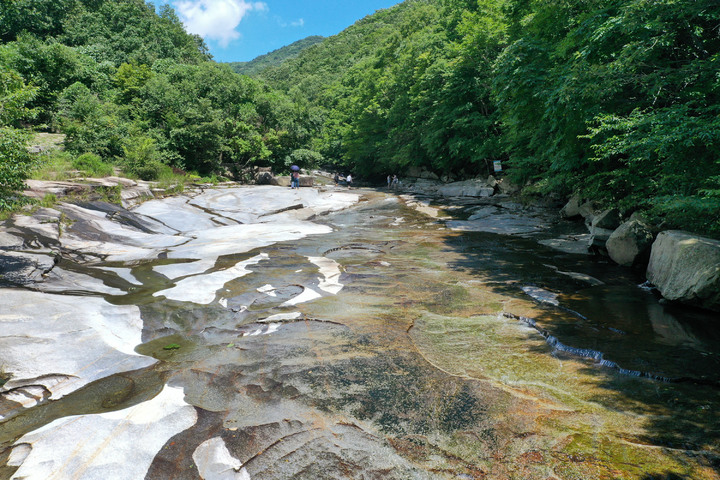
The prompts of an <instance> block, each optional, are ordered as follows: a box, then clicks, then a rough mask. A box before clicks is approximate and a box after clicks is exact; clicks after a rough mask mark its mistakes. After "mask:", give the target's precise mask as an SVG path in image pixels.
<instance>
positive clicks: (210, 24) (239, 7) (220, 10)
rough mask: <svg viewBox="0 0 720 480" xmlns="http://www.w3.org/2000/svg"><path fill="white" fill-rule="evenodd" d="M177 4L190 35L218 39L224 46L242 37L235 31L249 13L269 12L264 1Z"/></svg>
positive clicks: (201, 0)
mask: <svg viewBox="0 0 720 480" xmlns="http://www.w3.org/2000/svg"><path fill="white" fill-rule="evenodd" d="M174 5H175V9H176V10H177V12H178V15H179V16H180V19H181V20H182V22H183V23H184V24H185V27H186V28H187V30H188V32H190V33H195V34H198V35H200V36H201V37H203V38H208V39H210V40H216V41H218V42H219V43H220V46H221V47H227V46H228V44H229V43H230V42H231V41H233V40H237V39H238V38H240V33H238V31H237V30H236V28H237V26H238V25H240V21H242V19H243V18H244V17H245V15H247V14H248V12H251V11H258V12H266V11H268V6H267V4H266V3H264V2H246V1H245V0H181V1H176V2H174Z"/></svg>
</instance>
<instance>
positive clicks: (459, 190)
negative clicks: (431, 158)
mask: <svg viewBox="0 0 720 480" xmlns="http://www.w3.org/2000/svg"><path fill="white" fill-rule="evenodd" d="M402 189H403V190H404V191H407V192H413V193H422V194H425V195H437V196H441V197H480V198H487V197H492V196H494V195H497V194H506V195H510V194H513V193H516V192H517V191H518V190H519V188H518V187H517V186H516V185H513V184H512V183H510V182H508V181H507V179H504V178H501V179H497V178H495V177H493V176H492V175H491V176H489V177H487V178H484V177H476V178H473V179H470V180H459V181H456V179H455V178H454V177H452V176H450V175H443V176H442V177H440V176H438V175H437V174H435V173H433V172H431V171H429V170H427V169H421V168H418V167H412V168H410V169H409V170H408V171H407V172H406V179H405V181H403V182H402Z"/></svg>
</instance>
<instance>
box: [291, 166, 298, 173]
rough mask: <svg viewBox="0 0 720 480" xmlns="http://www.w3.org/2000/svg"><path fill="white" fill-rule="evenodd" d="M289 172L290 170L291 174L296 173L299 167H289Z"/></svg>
mask: <svg viewBox="0 0 720 480" xmlns="http://www.w3.org/2000/svg"><path fill="white" fill-rule="evenodd" d="M290 170H292V171H293V172H297V171H299V170H300V167H298V166H297V165H293V166H292V167H290Z"/></svg>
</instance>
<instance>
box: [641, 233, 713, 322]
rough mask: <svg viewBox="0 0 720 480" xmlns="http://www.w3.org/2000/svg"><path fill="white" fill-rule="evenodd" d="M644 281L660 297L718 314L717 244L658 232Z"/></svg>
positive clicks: (691, 237) (695, 237)
mask: <svg viewBox="0 0 720 480" xmlns="http://www.w3.org/2000/svg"><path fill="white" fill-rule="evenodd" d="M647 278H648V280H649V281H650V282H651V283H652V284H653V285H655V286H656V287H657V288H658V290H660V293H661V294H662V296H663V297H665V298H666V299H668V300H673V301H678V302H682V303H687V304H690V305H695V306H699V307H703V308H707V309H710V310H715V311H718V312H720V241H718V240H712V239H710V238H705V237H700V236H697V235H693V234H691V233H688V232H682V231H678V230H670V231H666V232H661V233H660V234H659V235H658V237H657V239H656V240H655V242H654V243H653V246H652V252H651V254H650V263H649V265H648V268H647Z"/></svg>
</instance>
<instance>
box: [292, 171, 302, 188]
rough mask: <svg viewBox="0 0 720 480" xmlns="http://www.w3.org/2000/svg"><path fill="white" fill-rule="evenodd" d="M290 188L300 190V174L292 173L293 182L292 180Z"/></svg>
mask: <svg viewBox="0 0 720 480" xmlns="http://www.w3.org/2000/svg"><path fill="white" fill-rule="evenodd" d="M290 187H291V188H292V189H296V188H300V172H298V171H295V172H292V180H290Z"/></svg>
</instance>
